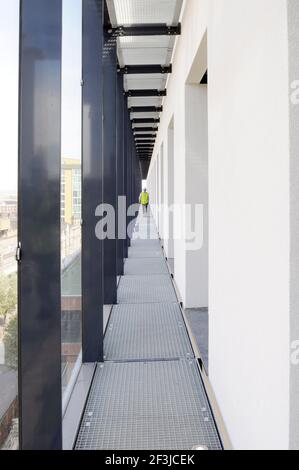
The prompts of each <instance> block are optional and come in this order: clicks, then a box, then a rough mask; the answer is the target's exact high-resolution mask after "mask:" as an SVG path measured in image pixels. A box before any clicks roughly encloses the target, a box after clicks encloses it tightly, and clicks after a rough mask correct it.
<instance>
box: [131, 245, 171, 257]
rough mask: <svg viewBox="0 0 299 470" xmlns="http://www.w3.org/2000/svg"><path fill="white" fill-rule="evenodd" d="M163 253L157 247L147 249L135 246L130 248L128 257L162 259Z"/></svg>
mask: <svg viewBox="0 0 299 470" xmlns="http://www.w3.org/2000/svg"><path fill="white" fill-rule="evenodd" d="M162 256H163V253H162V250H161V248H160V247H159V248H155V247H152V246H150V247H148V248H145V247H143V246H140V247H138V246H134V247H130V248H129V250H128V257H129V258H162Z"/></svg>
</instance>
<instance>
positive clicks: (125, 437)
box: [76, 215, 221, 450]
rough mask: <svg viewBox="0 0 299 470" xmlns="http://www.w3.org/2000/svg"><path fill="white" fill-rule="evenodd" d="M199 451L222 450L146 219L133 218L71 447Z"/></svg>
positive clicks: (156, 242)
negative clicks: (100, 355)
mask: <svg viewBox="0 0 299 470" xmlns="http://www.w3.org/2000/svg"><path fill="white" fill-rule="evenodd" d="M149 232H151V233H154V234H155V239H154V240H153V239H151V240H144V239H142V240H140V239H138V234H139V236H140V235H141V236H142V237H145V236H146V234H147V233H149ZM198 445H201V446H206V447H207V448H208V449H210V450H217V449H221V443H220V441H219V437H218V433H217V430H216V427H215V423H214V419H213V416H212V413H211V411H210V407H209V404H208V401H207V398H206V394H205V391H204V388H203V385H202V380H201V377H200V373H199V369H198V364H197V361H196V359H195V357H194V354H193V350H192V347H191V343H190V340H189V337H188V334H187V330H186V327H185V323H184V319H183V316H182V312H181V309H180V305H179V304H178V301H177V297H176V294H175V290H174V287H173V283H172V280H171V276H170V274H169V272H168V269H167V264H166V261H165V259H164V257H163V252H162V249H161V246H160V242H159V240H158V237H157V233H156V232H155V227H154V222H153V219H152V217H150V216H148V217H145V216H142V215H140V216H139V219H138V223H137V226H136V233H135V235H134V237H133V240H132V246H131V248H130V249H129V258H128V259H127V260H126V263H125V275H124V276H123V277H122V278H121V280H120V284H119V288H118V305H116V306H115V307H114V308H113V311H112V314H111V318H110V321H109V325H108V330H107V333H106V337H105V363H104V364H99V365H98V366H97V370H96V374H95V378H94V381H93V385H92V387H91V392H90V395H89V399H88V402H87V406H86V410H85V413H84V416H83V420H82V424H81V428H80V431H79V435H78V439H77V445H76V448H77V449H81V450H82V449H89V450H90V449H104V450H110V449H113V450H177V449H178V450H191V449H192V447H194V446H198Z"/></svg>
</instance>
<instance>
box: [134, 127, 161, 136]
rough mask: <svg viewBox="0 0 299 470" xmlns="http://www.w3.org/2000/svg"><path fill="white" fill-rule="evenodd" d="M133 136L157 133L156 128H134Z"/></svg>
mask: <svg viewBox="0 0 299 470" xmlns="http://www.w3.org/2000/svg"><path fill="white" fill-rule="evenodd" d="M133 130H134V134H135V135H136V134H137V133H138V132H150V131H152V132H157V131H158V127H134V129H133Z"/></svg>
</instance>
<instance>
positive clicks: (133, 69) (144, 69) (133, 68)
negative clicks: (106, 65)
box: [119, 64, 172, 75]
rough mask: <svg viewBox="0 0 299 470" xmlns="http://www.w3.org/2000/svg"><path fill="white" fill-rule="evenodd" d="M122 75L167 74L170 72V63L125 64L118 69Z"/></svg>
mask: <svg viewBox="0 0 299 470" xmlns="http://www.w3.org/2000/svg"><path fill="white" fill-rule="evenodd" d="M119 72H121V73H122V74H123V75H130V74H134V75H138V74H148V73H158V74H167V73H172V65H167V66H166V65H157V64H153V65H125V66H124V67H121V68H120V69H119Z"/></svg>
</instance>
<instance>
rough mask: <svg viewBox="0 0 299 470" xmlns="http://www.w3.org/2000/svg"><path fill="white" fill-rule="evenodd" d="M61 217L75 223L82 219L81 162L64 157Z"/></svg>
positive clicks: (69, 223)
mask: <svg viewBox="0 0 299 470" xmlns="http://www.w3.org/2000/svg"><path fill="white" fill-rule="evenodd" d="M61 219H62V221H63V222H64V223H65V224H68V225H73V224H74V223H76V221H80V220H81V162H80V160H75V159H72V158H63V159H62V173H61Z"/></svg>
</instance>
